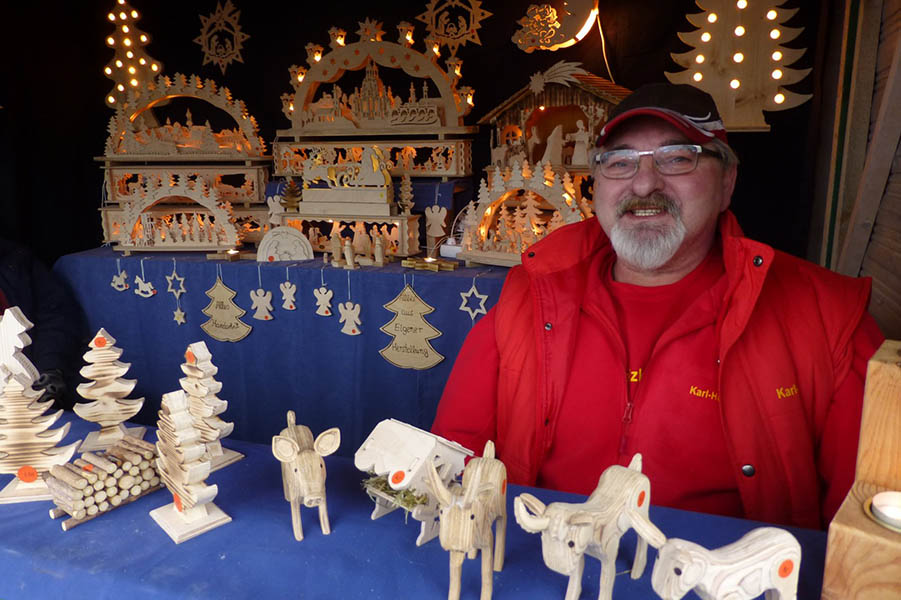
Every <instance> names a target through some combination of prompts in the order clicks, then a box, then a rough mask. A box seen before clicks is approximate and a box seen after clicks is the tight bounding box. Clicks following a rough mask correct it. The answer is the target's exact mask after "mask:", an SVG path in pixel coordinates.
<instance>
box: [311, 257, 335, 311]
mask: <svg viewBox="0 0 901 600" xmlns="http://www.w3.org/2000/svg"><path fill="white" fill-rule="evenodd" d="M319 280H320V281H321V282H322V285H321V286H320V287H319V288H317V289H315V290H313V297H315V298H316V314H317V315H319V316H320V317H330V316H332V295H333V293H332V290H330V289H328V288H327V287H325V275H323V273H322V269H320V270H319Z"/></svg>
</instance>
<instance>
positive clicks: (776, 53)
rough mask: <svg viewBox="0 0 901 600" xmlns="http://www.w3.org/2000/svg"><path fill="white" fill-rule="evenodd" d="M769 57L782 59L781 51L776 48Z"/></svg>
mask: <svg viewBox="0 0 901 600" xmlns="http://www.w3.org/2000/svg"><path fill="white" fill-rule="evenodd" d="M770 57H771V58H772V59H773V60H782V53H781V52H779V51H778V50H776V51H775V52H773V53H772V54H771V55H770Z"/></svg>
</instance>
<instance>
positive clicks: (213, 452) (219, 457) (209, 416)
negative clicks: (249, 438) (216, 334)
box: [178, 342, 244, 472]
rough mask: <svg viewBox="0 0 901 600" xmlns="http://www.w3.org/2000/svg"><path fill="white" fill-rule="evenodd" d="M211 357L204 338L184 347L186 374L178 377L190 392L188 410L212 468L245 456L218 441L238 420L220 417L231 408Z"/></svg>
mask: <svg viewBox="0 0 901 600" xmlns="http://www.w3.org/2000/svg"><path fill="white" fill-rule="evenodd" d="M212 358H213V355H212V354H211V353H210V351H209V349H208V348H207V345H206V343H205V342H194V343H193V344H191V345H190V346H188V349H187V350H186V351H185V362H184V363H182V365H181V370H182V372H183V373H184V374H185V377H182V378H181V379H179V380H178V384H179V385H180V386H181V388H182V389H183V390H184V391H185V393H186V394H187V395H188V411H189V412H190V413H191V416H192V417H193V418H194V426H195V427H196V428H197V430H198V431H199V432H200V439H201V441H202V442H203V443H204V444H206V449H207V452H208V453H209V455H210V461H211V465H210V472H213V471H216V470H218V469H221V468H222V467H226V466H228V465H230V464H232V463H234V462H237V461H239V460H241V459H242V458H244V455H243V454H241V453H240V452H235V451H234V450H229V449H228V448H223V447H222V443H221V442H220V441H219V440H221V439H222V438H224V437H226V436H228V435H230V434H231V432H232V431H233V430H234V428H235V424H234V423H226V422H225V421H223V420H222V419H221V418H220V417H219V415H221V414H222V413H224V412H225V411H226V409H227V408H228V402H226V401H225V400H221V399H220V398H219V397H218V396H216V394H218V393H219V391H220V390H222V383H221V382H219V381H216V380H215V379H214V377H215V375H216V373H218V372H219V368H218V367H217V366H216V365H214V364H213V361H212Z"/></svg>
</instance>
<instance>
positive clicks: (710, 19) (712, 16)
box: [707, 13, 716, 23]
mask: <svg viewBox="0 0 901 600" xmlns="http://www.w3.org/2000/svg"><path fill="white" fill-rule="evenodd" d="M707 22H708V23H716V13H710V14H709V15H707Z"/></svg>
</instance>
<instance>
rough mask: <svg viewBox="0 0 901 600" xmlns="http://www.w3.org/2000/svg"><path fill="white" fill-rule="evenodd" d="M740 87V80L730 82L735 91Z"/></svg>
mask: <svg viewBox="0 0 901 600" xmlns="http://www.w3.org/2000/svg"><path fill="white" fill-rule="evenodd" d="M739 86H741V82H740V81H739V80H738V79H733V80H732V81H730V82H729V87H731V88H732V89H733V90H737V89H738V88H739Z"/></svg>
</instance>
